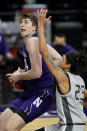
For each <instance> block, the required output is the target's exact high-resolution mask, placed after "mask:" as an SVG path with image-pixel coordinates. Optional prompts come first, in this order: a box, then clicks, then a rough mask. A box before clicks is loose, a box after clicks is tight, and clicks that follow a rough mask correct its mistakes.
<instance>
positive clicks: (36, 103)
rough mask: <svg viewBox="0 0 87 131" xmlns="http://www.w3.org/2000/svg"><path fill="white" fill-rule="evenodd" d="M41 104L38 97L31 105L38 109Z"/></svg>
mask: <svg viewBox="0 0 87 131" xmlns="http://www.w3.org/2000/svg"><path fill="white" fill-rule="evenodd" d="M41 103H42V99H40V97H38V98H37V99H36V100H35V101H34V102H33V104H34V105H36V107H37V108H38V107H39V106H40V104H41Z"/></svg>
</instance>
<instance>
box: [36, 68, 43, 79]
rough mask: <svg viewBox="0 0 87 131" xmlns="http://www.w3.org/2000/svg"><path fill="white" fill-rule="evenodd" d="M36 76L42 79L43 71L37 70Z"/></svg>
mask: <svg viewBox="0 0 87 131" xmlns="http://www.w3.org/2000/svg"><path fill="white" fill-rule="evenodd" d="M35 76H36V78H40V77H41V76H42V70H41V69H37V70H36V72H35Z"/></svg>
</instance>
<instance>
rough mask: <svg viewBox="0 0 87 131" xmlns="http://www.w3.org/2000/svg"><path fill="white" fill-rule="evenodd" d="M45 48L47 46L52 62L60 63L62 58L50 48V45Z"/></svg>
mask: <svg viewBox="0 0 87 131" xmlns="http://www.w3.org/2000/svg"><path fill="white" fill-rule="evenodd" d="M47 46H48V50H49V52H50V54H51V56H52V58H53V59H54V60H57V61H61V60H62V56H61V55H60V54H59V53H58V52H57V51H56V50H55V49H54V48H53V47H51V46H50V45H47Z"/></svg>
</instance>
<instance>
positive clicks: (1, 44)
mask: <svg viewBox="0 0 87 131" xmlns="http://www.w3.org/2000/svg"><path fill="white" fill-rule="evenodd" d="M8 52H9V50H8V48H7V43H6V40H5V36H4V34H3V33H0V54H4V55H6V54H7V53H8Z"/></svg>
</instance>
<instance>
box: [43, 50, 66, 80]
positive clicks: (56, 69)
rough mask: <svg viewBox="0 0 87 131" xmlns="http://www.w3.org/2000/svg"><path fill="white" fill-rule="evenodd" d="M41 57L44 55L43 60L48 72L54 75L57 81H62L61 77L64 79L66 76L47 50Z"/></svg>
mask: <svg viewBox="0 0 87 131" xmlns="http://www.w3.org/2000/svg"><path fill="white" fill-rule="evenodd" d="M43 57H44V60H45V62H46V64H47V66H48V68H49V70H50V72H51V73H52V74H53V75H54V76H55V78H56V79H57V80H58V82H60V81H62V80H63V79H65V77H67V76H66V74H65V72H64V71H63V70H62V69H61V68H60V67H59V66H58V64H56V63H55V61H54V60H53V59H52V57H51V54H50V52H49V51H48V53H47V55H45V56H43Z"/></svg>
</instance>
